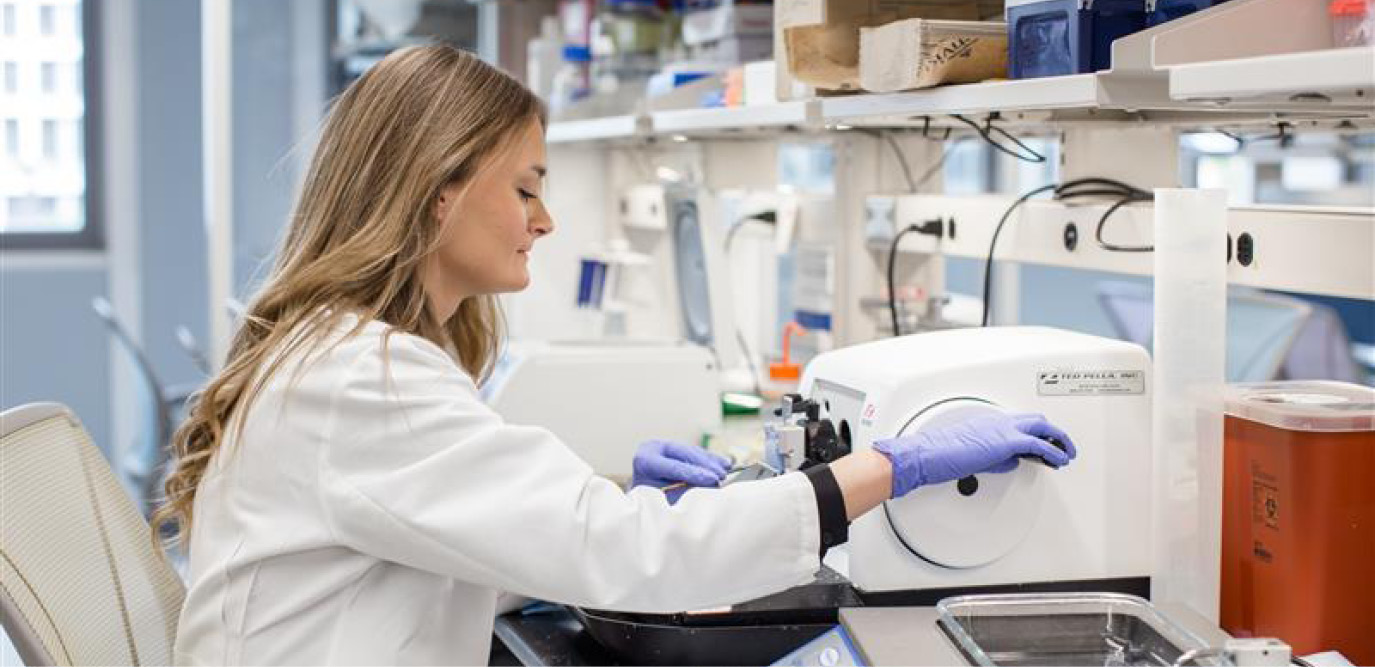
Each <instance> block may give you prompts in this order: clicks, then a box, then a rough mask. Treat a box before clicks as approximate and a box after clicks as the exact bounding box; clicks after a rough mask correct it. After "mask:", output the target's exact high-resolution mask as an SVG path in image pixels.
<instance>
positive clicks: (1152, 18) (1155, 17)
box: [1146, 0, 1226, 26]
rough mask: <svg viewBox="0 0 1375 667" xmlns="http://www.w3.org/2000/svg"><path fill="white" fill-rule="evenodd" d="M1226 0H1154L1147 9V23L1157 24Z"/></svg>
mask: <svg viewBox="0 0 1375 667" xmlns="http://www.w3.org/2000/svg"><path fill="white" fill-rule="evenodd" d="M1225 1H1226V0H1153V1H1152V2H1151V3H1150V4H1151V6H1150V7H1149V8H1148V10H1147V14H1146V23H1147V25H1150V26H1157V25H1160V24H1161V23H1166V22H1168V21H1173V20H1175V19H1177V18H1182V17H1185V16H1188V15H1190V14H1192V13H1194V12H1197V11H1202V10H1204V9H1207V8H1209V7H1212V6H1213V5H1220V4H1222V3H1223V2H1225Z"/></svg>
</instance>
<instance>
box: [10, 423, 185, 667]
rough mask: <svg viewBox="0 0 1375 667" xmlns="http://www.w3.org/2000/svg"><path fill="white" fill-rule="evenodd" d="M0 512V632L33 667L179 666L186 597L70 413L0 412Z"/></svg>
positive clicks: (101, 458) (84, 432)
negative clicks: (176, 646) (176, 652)
mask: <svg viewBox="0 0 1375 667" xmlns="http://www.w3.org/2000/svg"><path fill="white" fill-rule="evenodd" d="M0 507H4V512H0V537H2V538H3V539H0V623H3V624H4V627H5V631H6V633H7V634H8V635H9V637H10V640H11V642H13V644H14V647H15V649H16V650H17V651H18V652H19V656H20V657H21V658H22V659H23V660H24V662H25V664H28V665H84V664H100V665H116V664H123V665H139V664H171V662H172V644H173V641H174V639H175V637H176V630H177V617H178V615H179V614H180V612H181V604H182V598H183V597H184V596H185V588H184V586H183V584H182V582H181V580H180V579H179V578H178V577H177V575H176V573H175V572H173V571H172V568H171V567H170V566H169V565H168V564H167V561H166V560H165V558H164V557H163V555H162V554H161V553H158V552H157V550H156V549H155V548H154V547H153V545H152V543H151V542H150V540H149V538H148V530H149V529H148V524H147V522H145V521H144V520H143V516H142V515H140V514H139V512H138V510H136V509H135V508H134V505H133V503H132V502H131V501H130V499H129V496H128V494H127V493H126V492H125V490H124V487H123V486H121V485H120V483H119V481H118V480H116V479H115V476H114V474H113V473H112V472H111V471H110V467H109V465H107V464H106V462H105V459H104V458H103V457H102V456H101V454H100V452H99V451H98V450H97V449H96V448H95V446H94V445H93V444H92V443H91V439H90V437H89V436H88V435H87V434H86V431H85V429H83V428H82V427H81V424H80V423H79V422H78V421H77V420H76V417H75V416H73V415H72V413H71V412H70V411H68V410H67V408H65V407H64V406H61V405H58V404H55V403H35V404H31V405H26V406H22V407H19V408H15V409H12V410H7V411H5V412H4V413H3V414H0Z"/></svg>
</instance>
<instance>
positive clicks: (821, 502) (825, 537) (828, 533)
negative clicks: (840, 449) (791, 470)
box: [802, 465, 850, 556]
mask: <svg viewBox="0 0 1375 667" xmlns="http://www.w3.org/2000/svg"><path fill="white" fill-rule="evenodd" d="M802 474H804V475H806V476H807V479H808V480H810V481H811V483H812V491H813V492H814V493H815V494H816V515H817V519H818V523H820V524H821V554H820V555H821V556H825V555H826V551H827V550H828V549H830V548H831V547H833V546H836V545H838V544H844V543H845V542H846V540H849V539H850V521H849V519H847V518H846V516H845V496H843V495H841V493H840V485H839V484H836V478H835V475H834V474H833V473H832V472H831V467H830V466H828V465H816V466H812V467H810V468H807V469H806V470H804V471H802Z"/></svg>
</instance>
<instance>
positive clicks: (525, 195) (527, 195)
mask: <svg viewBox="0 0 1375 667" xmlns="http://www.w3.org/2000/svg"><path fill="white" fill-rule="evenodd" d="M516 192H517V193H518V194H519V195H520V200H521V201H523V202H525V203H527V204H528V203H530V201H531V200H532V199H538V198H539V197H538V196H537V195H535V193H533V192H530V191H529V190H526V189H524V188H516Z"/></svg>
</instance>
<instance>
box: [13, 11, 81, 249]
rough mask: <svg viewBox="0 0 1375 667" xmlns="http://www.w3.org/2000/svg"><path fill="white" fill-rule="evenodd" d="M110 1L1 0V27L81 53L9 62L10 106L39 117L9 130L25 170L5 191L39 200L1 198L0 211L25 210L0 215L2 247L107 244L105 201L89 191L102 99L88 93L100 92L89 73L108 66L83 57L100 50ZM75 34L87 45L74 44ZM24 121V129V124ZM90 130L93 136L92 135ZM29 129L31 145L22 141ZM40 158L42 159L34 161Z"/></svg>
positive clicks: (23, 37) (16, 172)
mask: <svg viewBox="0 0 1375 667" xmlns="http://www.w3.org/2000/svg"><path fill="white" fill-rule="evenodd" d="M103 4H104V3H99V2H88V1H81V0H62V1H61V2H55V1H53V0H26V4H24V5H19V4H18V3H15V2H14V0H0V20H3V23H4V25H3V28H0V29H3V30H6V31H11V32H12V33H13V35H14V36H15V37H17V38H19V39H20V40H28V41H30V42H33V43H35V44H43V45H44V50H45V51H46V50H50V49H49V48H48V45H51V46H52V47H53V48H59V50H60V51H61V52H62V53H75V54H76V57H75V58H74V59H72V60H68V59H67V57H66V56H65V55H55V56H47V57H45V58H44V57H40V59H38V60H34V61H33V64H32V65H28V64H25V62H5V63H4V64H3V72H0V86H3V91H5V98H6V99H5V102H4V107H5V108H6V109H10V108H15V109H24V110H25V113H26V114H29V115H32V117H33V119H32V120H28V119H15V121H16V122H14V123H5V127H4V128H3V129H4V133H5V137H4V139H5V140H6V141H5V146H4V148H3V150H4V151H5V155H6V156H8V158H9V160H10V161H13V162H18V163H19V164H20V165H21V166H23V167H25V168H22V169H8V170H6V171H5V176H4V179H3V180H4V181H5V189H6V190H7V191H8V192H10V193H26V194H27V195H33V196H34V197H37V198H36V199H26V198H21V199H18V200H13V201H9V202H6V201H4V200H3V199H0V213H4V212H5V210H6V207H8V210H9V211H10V212H11V213H15V214H18V216H17V217H15V216H10V217H9V218H8V219H7V220H3V217H2V216H0V220H2V221H3V224H2V225H0V248H5V249H8V248H92V247H99V246H100V245H101V243H102V236H103V234H102V233H101V231H102V230H101V225H100V220H99V211H100V210H101V202H100V201H99V200H97V199H92V198H91V197H90V195H89V193H88V190H87V184H88V183H91V182H93V179H92V178H91V171H92V170H93V169H94V168H95V165H92V164H90V163H89V161H88V159H87V156H86V154H85V149H86V146H87V145H88V144H90V143H91V142H95V144H96V145H98V144H99V135H98V132H99V128H100V126H101V123H100V113H101V107H100V103H99V102H100V100H99V99H98V97H92V96H88V94H87V93H89V92H91V91H95V90H99V81H96V80H91V81H87V80H86V77H87V76H90V75H99V71H100V70H99V68H97V67H91V64H92V63H90V62H88V61H86V60H85V59H84V57H83V56H82V55H81V54H82V53H85V54H90V53H93V51H92V50H91V49H90V48H87V47H89V46H91V45H92V44H93V43H94V42H93V41H92V40H93V39H94V38H95V37H96V34H95V33H96V32H97V31H98V30H99V26H100V21H99V20H98V18H99V11H100V10H101V8H102V5H103ZM73 33H75V34H73ZM73 39H79V40H81V43H80V44H69V42H70V41H71V40H73ZM59 41H60V42H61V44H58V42H59ZM68 47H76V48H68ZM26 68H27V69H26ZM21 75H22V76H21ZM21 78H22V81H21ZM73 102H75V104H73ZM72 110H75V111H76V113H75V114H73V113H71V112H72ZM19 120H22V122H23V127H22V128H20V127H18V122H17V121H19ZM21 129H22V132H21V131H20V130H21ZM87 131H90V132H92V133H93V134H92V135H91V136H89V137H87V136H84V133H85V132H87ZM21 134H22V135H23V137H22V139H23V146H20V145H19V135H21ZM34 162H36V163H37V164H29V163H34ZM34 167H40V168H34ZM40 195H44V196H46V195H53V197H49V198H48V199H44V198H43V197H42V196H40ZM49 200H52V201H49Z"/></svg>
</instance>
